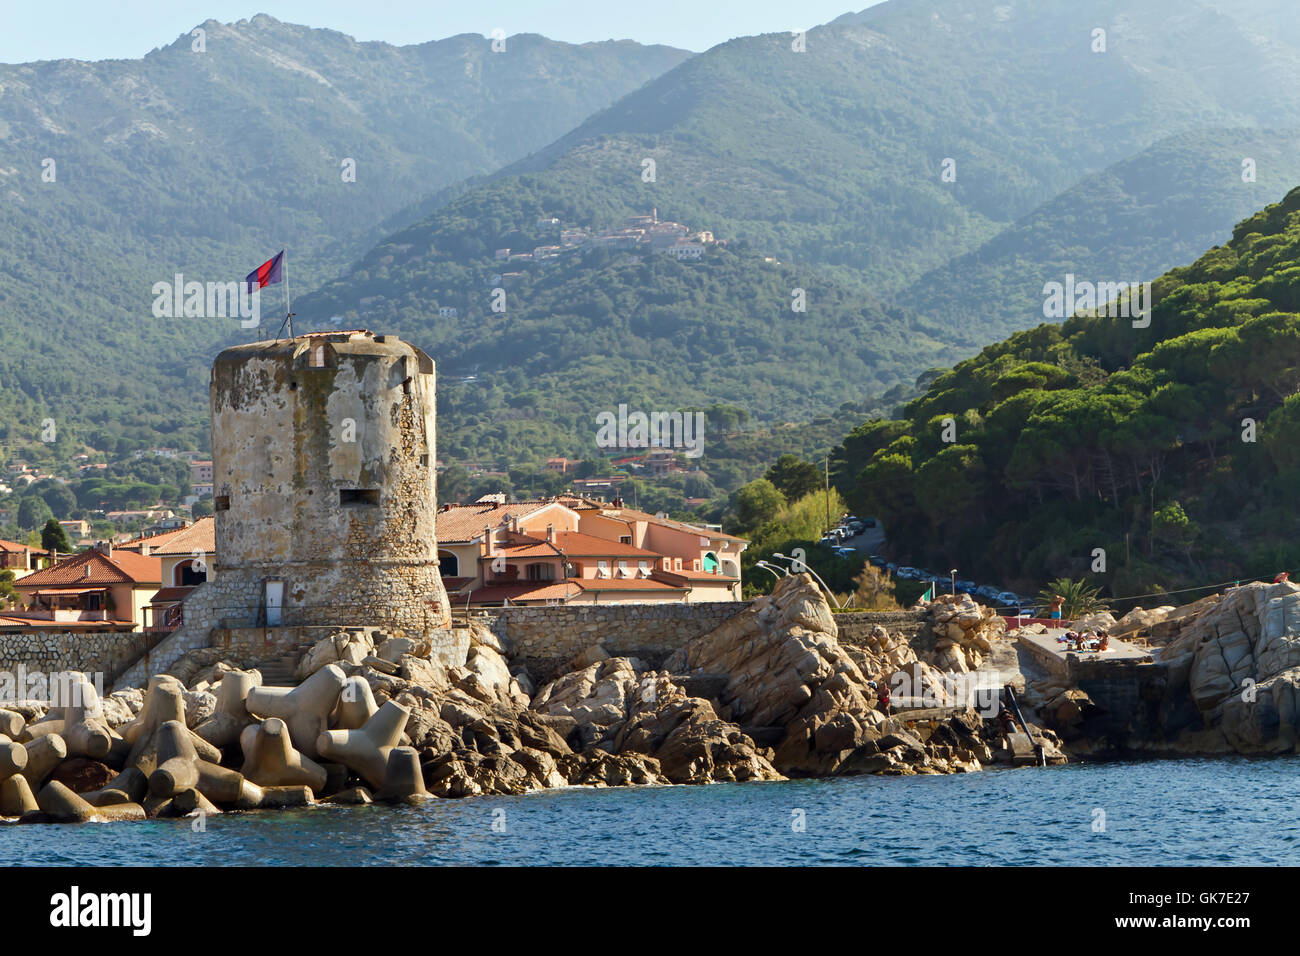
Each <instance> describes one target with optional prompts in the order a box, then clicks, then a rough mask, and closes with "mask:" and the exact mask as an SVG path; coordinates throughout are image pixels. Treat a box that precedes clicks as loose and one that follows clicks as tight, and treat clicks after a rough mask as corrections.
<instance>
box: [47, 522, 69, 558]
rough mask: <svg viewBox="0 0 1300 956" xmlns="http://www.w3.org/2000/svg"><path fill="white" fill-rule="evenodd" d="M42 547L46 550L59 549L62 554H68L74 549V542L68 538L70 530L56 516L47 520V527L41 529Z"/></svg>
mask: <svg viewBox="0 0 1300 956" xmlns="http://www.w3.org/2000/svg"><path fill="white" fill-rule="evenodd" d="M41 547H42V548H44V549H45V550H46V551H58V552H59V553H61V554H68V553H69V552H71V551H72V542H70V541H69V540H68V532H67V531H66V530H65V529H64V527H63V525H61V524H59V522H58V521H57V520H56V519H55V518H51V519H50V520H49V521H47V522H45V527H43V528H42V529H41Z"/></svg>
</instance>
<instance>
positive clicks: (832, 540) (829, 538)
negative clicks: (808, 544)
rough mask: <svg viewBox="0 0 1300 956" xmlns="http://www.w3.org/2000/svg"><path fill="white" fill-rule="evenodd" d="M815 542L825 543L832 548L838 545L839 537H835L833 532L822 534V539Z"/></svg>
mask: <svg viewBox="0 0 1300 956" xmlns="http://www.w3.org/2000/svg"><path fill="white" fill-rule="evenodd" d="M817 543H818V544H821V545H825V546H826V547H828V548H834V547H838V546H839V543H840V539H839V538H837V537H835V535H833V534H827V535H823V536H822V539H821V540H820V541H818V542H817Z"/></svg>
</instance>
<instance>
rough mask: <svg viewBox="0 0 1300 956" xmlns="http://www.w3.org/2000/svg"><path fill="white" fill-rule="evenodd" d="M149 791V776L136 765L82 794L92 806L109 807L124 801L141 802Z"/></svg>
mask: <svg viewBox="0 0 1300 956" xmlns="http://www.w3.org/2000/svg"><path fill="white" fill-rule="evenodd" d="M148 792H149V778H148V777H146V776H145V775H144V774H142V773H141V772H140V771H139V770H138V769H136V768H135V767H127V768H126V769H125V770H123V771H122V772H121V773H119V774H118V775H117V776H116V777H114V778H113V779H112V780H110V781H109V782H108V783H107V784H105V785H104V787H103V789H100V790H91V791H90V792H89V793H83V794H82V795H81V796H82V797H83V798H84V799H85V801H86V802H87V803H89V804H91V805H92V806H96V807H108V806H114V805H117V804H123V803H139V802H140V801H141V800H143V799H144V795H145V794H146V793H148Z"/></svg>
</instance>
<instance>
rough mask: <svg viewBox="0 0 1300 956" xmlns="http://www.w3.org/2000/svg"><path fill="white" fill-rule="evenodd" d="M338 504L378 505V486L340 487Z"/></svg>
mask: <svg viewBox="0 0 1300 956" xmlns="http://www.w3.org/2000/svg"><path fill="white" fill-rule="evenodd" d="M339 504H340V505H376V506H377V505H378V504H379V489H378V488H340V489H339Z"/></svg>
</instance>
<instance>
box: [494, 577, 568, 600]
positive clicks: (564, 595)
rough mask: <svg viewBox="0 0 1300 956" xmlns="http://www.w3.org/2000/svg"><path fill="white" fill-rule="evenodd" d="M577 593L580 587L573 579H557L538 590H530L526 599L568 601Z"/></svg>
mask: <svg viewBox="0 0 1300 956" xmlns="http://www.w3.org/2000/svg"><path fill="white" fill-rule="evenodd" d="M577 593H578V588H576V587H574V584H573V582H572V581H557V582H556V583H554V584H548V585H546V586H545V587H541V588H538V589H537V590H536V591H530V592H529V593H528V594H527V595H526V598H525V599H526V600H529V601H567V600H568V599H569V598H571V597H573V596H574V595H575V594H577ZM510 600H512V601H514V600H517V598H511V599H510Z"/></svg>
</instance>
